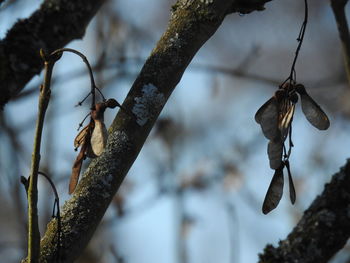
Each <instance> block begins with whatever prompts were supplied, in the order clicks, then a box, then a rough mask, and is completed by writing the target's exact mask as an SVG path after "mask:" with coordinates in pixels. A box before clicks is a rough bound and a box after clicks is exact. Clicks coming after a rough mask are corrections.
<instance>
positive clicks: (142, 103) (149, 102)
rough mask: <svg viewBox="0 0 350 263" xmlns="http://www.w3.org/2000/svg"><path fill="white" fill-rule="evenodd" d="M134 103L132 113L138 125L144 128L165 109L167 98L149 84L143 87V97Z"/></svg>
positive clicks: (136, 99) (135, 99)
mask: <svg viewBox="0 0 350 263" xmlns="http://www.w3.org/2000/svg"><path fill="white" fill-rule="evenodd" d="M134 101H135V104H134V107H133V108H132V112H133V113H134V114H135V116H136V122H137V124H138V125H140V126H143V125H145V124H146V123H147V121H148V120H150V119H153V118H154V117H155V116H156V114H157V112H158V111H159V110H160V109H161V108H162V107H163V105H164V103H165V97H164V95H163V94H162V93H160V92H159V91H158V88H157V87H156V86H154V85H153V84H151V83H149V84H146V85H144V86H143V87H142V96H141V97H136V98H134Z"/></svg>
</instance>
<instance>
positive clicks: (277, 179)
mask: <svg viewBox="0 0 350 263" xmlns="http://www.w3.org/2000/svg"><path fill="white" fill-rule="evenodd" d="M283 185H284V178H283V165H281V166H280V167H279V168H278V169H276V170H275V173H274V175H273V177H272V180H271V183H270V186H269V189H268V190H267V193H266V196H265V199H264V203H263V206H262V212H263V213H264V214H265V215H266V214H267V213H269V212H270V211H271V210H273V209H275V208H276V207H277V205H278V203H279V202H280V200H281V198H282V195H283Z"/></svg>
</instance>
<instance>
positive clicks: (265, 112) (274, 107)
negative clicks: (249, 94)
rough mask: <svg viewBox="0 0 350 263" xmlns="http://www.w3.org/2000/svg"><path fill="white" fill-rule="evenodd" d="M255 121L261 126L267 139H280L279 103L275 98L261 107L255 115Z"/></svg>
mask: <svg viewBox="0 0 350 263" xmlns="http://www.w3.org/2000/svg"><path fill="white" fill-rule="evenodd" d="M255 121H256V122H257V123H259V124H260V126H261V129H262V132H263V134H264V136H265V137H266V138H267V139H269V140H273V139H275V138H277V137H279V135H280V132H279V130H278V103H277V100H276V98H275V97H272V98H271V99H269V100H268V101H267V102H265V103H264V105H262V106H261V107H260V109H259V110H258V111H257V112H256V114H255Z"/></svg>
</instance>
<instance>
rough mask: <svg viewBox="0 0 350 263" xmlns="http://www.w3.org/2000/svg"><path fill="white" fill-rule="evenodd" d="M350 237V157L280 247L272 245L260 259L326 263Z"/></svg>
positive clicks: (288, 262)
mask: <svg viewBox="0 0 350 263" xmlns="http://www.w3.org/2000/svg"><path fill="white" fill-rule="evenodd" d="M349 237H350V160H348V161H347V162H346V164H345V166H344V167H342V168H341V169H340V171H339V172H338V173H336V174H335V175H333V178H332V180H331V182H330V183H329V184H326V186H325V189H324V191H323V193H322V194H321V195H320V196H318V197H317V198H316V199H315V200H314V202H313V203H312V204H311V206H310V207H309V208H308V209H307V210H306V211H305V212H304V215H303V217H302V218H301V220H300V221H299V223H298V224H297V226H296V227H295V228H294V229H293V231H292V232H291V233H290V234H289V235H288V237H287V238H286V239H285V240H283V241H280V242H279V246H278V247H273V246H272V245H268V246H267V247H266V248H265V250H264V253H263V254H261V255H260V261H259V262H261V263H263V262H270V263H280V262H285V263H294V262H303V263H316V262H317V263H325V262H328V261H329V259H330V258H331V257H332V256H333V255H334V254H335V253H336V252H337V251H338V250H340V249H341V248H343V247H344V245H345V244H346V241H347V240H348V238H349Z"/></svg>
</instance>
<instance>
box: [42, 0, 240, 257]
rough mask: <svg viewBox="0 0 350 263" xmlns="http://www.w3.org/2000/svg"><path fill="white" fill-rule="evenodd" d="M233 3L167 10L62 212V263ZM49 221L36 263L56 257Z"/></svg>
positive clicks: (87, 232) (77, 248) (188, 2)
mask: <svg viewBox="0 0 350 263" xmlns="http://www.w3.org/2000/svg"><path fill="white" fill-rule="evenodd" d="M232 3H234V1H233V0H230V1H229V0H215V1H203V0H181V1H178V2H177V3H176V4H175V5H174V6H173V12H172V15H171V19H170V22H169V25H168V28H167V30H166V32H165V33H164V34H163V36H162V37H161V39H160V40H159V42H158V43H157V46H156V47H155V49H154V50H153V51H152V53H151V55H150V57H149V58H148V59H147V61H146V63H145V65H144V67H143V69H142V71H141V72H140V75H139V76H138V77H137V79H136V81H135V82H134V84H133V86H132V88H131V90H130V92H129V94H128V96H127V98H126V99H125V101H124V103H123V107H125V108H126V109H128V110H130V111H132V112H133V113H134V114H135V116H136V121H135V118H132V117H130V115H128V114H126V113H125V112H124V111H120V112H119V113H118V115H117V116H116V118H115V120H114V122H113V124H112V126H111V128H110V131H109V138H108V143H107V146H106V149H105V151H104V152H103V154H102V155H101V156H100V157H98V158H96V159H94V160H93V161H92V162H91V164H90V166H89V168H88V169H87V171H86V172H85V173H84V175H83V178H82V180H81V182H80V183H79V184H78V187H77V189H76V190H75V192H74V195H73V196H72V198H71V199H70V200H69V201H67V202H66V203H65V205H64V207H63V210H62V214H61V217H62V240H61V244H62V249H61V251H62V253H63V254H62V255H60V257H61V259H62V260H63V262H72V261H74V259H76V258H77V257H78V256H79V254H80V253H81V251H82V250H83V249H84V248H85V246H86V245H87V243H88V242H89V240H90V238H91V236H92V235H93V233H94V231H95V229H96V227H97V225H98V224H99V222H100V220H101V219H102V217H103V215H104V213H105V211H106V209H107V207H108V205H109V204H110V202H111V200H112V198H113V196H114V195H115V193H116V191H117V190H118V188H119V186H120V185H121V183H122V181H123V179H124V178H125V176H126V174H127V172H128V170H129V169H130V167H131V165H132V164H133V162H134V161H135V159H136V157H137V155H138V153H139V152H140V150H141V147H142V145H143V144H144V142H145V140H146V138H147V136H148V134H149V132H150V130H151V128H152V126H153V124H154V123H155V120H156V119H157V117H158V115H159V114H160V112H161V110H162V108H163V106H164V105H165V103H166V101H167V99H168V97H169V96H170V94H171V93H172V91H173V90H174V88H175V86H176V85H177V83H178V82H179V81H180V78H181V76H182V74H183V73H184V71H185V69H186V67H187V66H188V64H189V63H190V61H191V60H192V58H193V56H194V55H195V54H196V52H197V51H198V49H199V48H200V47H201V46H202V45H203V44H204V43H205V42H206V41H207V40H208V39H209V38H210V37H211V36H212V35H213V34H214V32H215V31H216V30H217V28H218V27H219V26H220V24H221V22H222V20H223V19H224V17H225V14H226V13H227V11H228V9H229V8H230V7H232ZM56 241H57V228H56V222H55V219H53V220H52V221H51V222H50V223H49V225H48V229H47V232H46V234H45V236H44V237H43V239H42V240H41V257H40V262H53V259H54V258H55V257H56V256H57V247H56V246H55V244H56Z"/></svg>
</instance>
